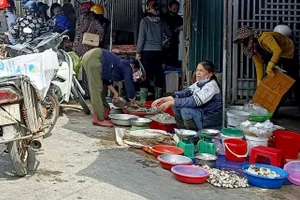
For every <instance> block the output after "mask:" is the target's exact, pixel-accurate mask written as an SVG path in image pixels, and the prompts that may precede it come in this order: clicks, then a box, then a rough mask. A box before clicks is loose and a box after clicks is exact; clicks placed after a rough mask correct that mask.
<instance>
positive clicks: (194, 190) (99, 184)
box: [0, 109, 300, 200]
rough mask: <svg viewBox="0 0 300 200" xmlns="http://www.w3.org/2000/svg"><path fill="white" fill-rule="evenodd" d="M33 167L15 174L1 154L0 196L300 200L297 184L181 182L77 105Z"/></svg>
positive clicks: (67, 113) (62, 119) (46, 142)
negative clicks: (236, 185) (116, 139)
mask: <svg viewBox="0 0 300 200" xmlns="http://www.w3.org/2000/svg"><path fill="white" fill-rule="evenodd" d="M288 121H291V120H288ZM279 122H280V121H279ZM282 123H284V124H286V121H282ZM298 124H299V121H298V123H297V122H295V125H296V126H297V127H298ZM279 125H280V124H279ZM281 125H282V124H281ZM292 126H293V125H292ZM297 127H296V128H297ZM2 148H4V147H2ZM0 149H1V148H0ZM31 159H32V160H34V158H31ZM30 169H31V171H30V174H29V175H28V176H26V177H24V178H18V177H15V176H14V173H13V169H12V165H11V163H10V160H9V157H8V155H7V154H4V155H2V156H1V157H0V184H1V187H0V199H5V200H10V199H11V200H15V199H20V200H23V199H24V200H25V199H26V200H27V199H33V200H35V199H37V200H39V199H43V200H48V199H49V200H56V199H57V200H59V199H63V200H73V199H95V200H96V199H101V200H102V199H103V200H106V199H108V200H114V199H116V200H117V199H125V200H127V199H128V200H134V199H137V200H142V199H155V200H160V199H162V200H168V199H178V200H179V199H189V200H190V199H191V200H192V199H197V200H199V199H205V200H208V199H214V200H217V199H229V200H233V199H247V200H250V199H255V200H256V199H288V200H293V199H295V200H296V199H299V196H300V190H299V187H296V186H283V187H282V188H281V189H279V190H264V189H259V188H248V189H217V188H214V187H213V186H211V185H209V184H207V183H206V184H202V185H188V184H184V183H180V182H178V181H177V180H175V178H174V177H173V175H172V173H171V172H170V171H167V170H164V169H162V168H161V167H160V166H159V164H158V163H157V161H156V160H155V159H154V158H153V157H152V156H149V155H145V154H144V153H143V152H140V151H136V150H135V151H133V150H130V149H126V148H120V147H118V146H116V145H115V143H114V136H113V129H111V128H109V129H107V128H100V127H95V126H92V125H91V116H86V115H84V114H83V113H82V112H81V111H78V110H76V109H65V110H64V115H63V116H62V117H60V118H59V120H58V123H57V125H56V127H55V128H54V130H53V135H52V137H50V138H48V139H45V140H44V142H43V147H42V150H41V151H39V152H37V153H36V162H35V164H34V165H32V166H30Z"/></svg>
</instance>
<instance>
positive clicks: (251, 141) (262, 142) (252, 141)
mask: <svg viewBox="0 0 300 200" xmlns="http://www.w3.org/2000/svg"><path fill="white" fill-rule="evenodd" d="M245 138H246V140H247V143H248V151H249V152H250V150H251V149H252V148H253V147H256V146H268V141H269V138H259V137H253V136H248V135H246V136H245Z"/></svg>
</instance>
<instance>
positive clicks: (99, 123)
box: [93, 113, 113, 127]
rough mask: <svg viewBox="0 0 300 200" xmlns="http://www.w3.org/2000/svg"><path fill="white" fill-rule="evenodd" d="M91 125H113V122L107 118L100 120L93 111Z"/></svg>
mask: <svg viewBox="0 0 300 200" xmlns="http://www.w3.org/2000/svg"><path fill="white" fill-rule="evenodd" d="M93 125H96V126H102V127H113V124H112V123H111V122H109V121H107V120H103V121H100V120H99V119H98V117H97V115H96V113H94V116H93Z"/></svg>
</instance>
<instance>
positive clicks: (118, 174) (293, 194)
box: [77, 149, 300, 200]
mask: <svg viewBox="0 0 300 200" xmlns="http://www.w3.org/2000/svg"><path fill="white" fill-rule="evenodd" d="M77 175H79V176H86V177H90V178H93V179H96V180H98V181H99V182H105V183H109V184H111V185H114V186H116V187H118V188H120V189H123V190H127V191H129V192H132V193H135V194H138V195H141V196H143V197H145V198H148V199H156V200H159V199H162V200H165V199H191V200H192V199H249V200H250V199H297V198H298V197H299V195H300V191H299V190H297V189H298V188H297V187H296V186H284V187H282V188H281V189H280V190H265V191H263V190H260V189H257V188H248V189H227V190H225V189H218V188H215V187H213V186H211V185H209V184H207V183H206V184H202V185H188V184H184V183H181V182H178V181H177V180H176V179H175V178H174V176H173V175H172V172H171V171H168V170H164V169H162V168H161V167H160V165H159V163H157V161H156V160H155V159H154V158H152V159H151V158H145V157H144V156H142V155H138V154H136V153H135V152H133V151H128V150H127V149H107V150H102V151H100V152H99V157H98V158H97V159H96V160H95V161H94V163H92V164H91V165H90V166H89V167H87V168H86V169H84V170H82V171H80V172H78V173H77Z"/></svg>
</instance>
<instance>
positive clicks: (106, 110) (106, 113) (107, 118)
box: [104, 106, 110, 120]
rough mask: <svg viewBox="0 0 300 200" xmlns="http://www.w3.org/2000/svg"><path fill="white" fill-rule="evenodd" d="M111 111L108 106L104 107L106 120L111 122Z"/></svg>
mask: <svg viewBox="0 0 300 200" xmlns="http://www.w3.org/2000/svg"><path fill="white" fill-rule="evenodd" d="M109 113H110V109H109V107H107V106H104V119H105V120H109Z"/></svg>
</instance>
